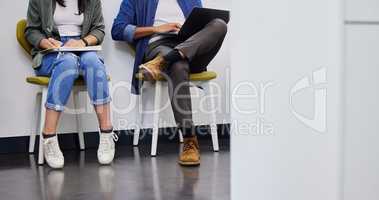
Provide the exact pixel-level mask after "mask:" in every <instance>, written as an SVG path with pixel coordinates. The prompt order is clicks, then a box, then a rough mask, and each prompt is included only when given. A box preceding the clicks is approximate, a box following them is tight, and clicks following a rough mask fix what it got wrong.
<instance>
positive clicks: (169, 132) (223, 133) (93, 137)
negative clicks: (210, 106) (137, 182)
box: [0, 124, 230, 154]
mask: <svg viewBox="0 0 379 200" xmlns="http://www.w3.org/2000/svg"><path fill="white" fill-rule="evenodd" d="M197 129H198V131H199V132H200V133H201V134H199V136H198V138H199V140H207V139H209V140H211V137H210V134H209V133H210V131H209V126H198V127H197ZM151 131H152V130H151V129H143V130H142V131H141V134H140V144H141V145H144V144H150V143H151ZM117 132H118V135H119V140H118V142H117V145H133V133H134V130H120V131H117ZM217 132H218V136H219V138H220V139H228V138H230V124H219V125H217ZM177 133H178V130H177V128H161V129H159V142H160V143H172V142H178V140H179V138H178V134H177ZM84 138H85V145H86V149H93V148H97V146H98V143H99V137H98V134H97V133H96V132H87V133H84ZM38 141H39V140H38V136H37V139H36V145H35V150H36V149H38ZM59 144H60V146H61V148H62V149H63V150H72V149H79V140H78V137H77V134H75V133H69V134H60V135H59ZM28 148H29V136H22V137H8V138H0V154H10V153H27V152H28Z"/></svg>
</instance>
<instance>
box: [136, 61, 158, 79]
mask: <svg viewBox="0 0 379 200" xmlns="http://www.w3.org/2000/svg"><path fill="white" fill-rule="evenodd" d="M139 73H140V74H141V75H142V79H144V80H146V81H150V82H155V81H157V80H156V79H155V78H154V76H153V72H151V71H150V70H149V68H147V67H146V66H145V65H140V67H139Z"/></svg>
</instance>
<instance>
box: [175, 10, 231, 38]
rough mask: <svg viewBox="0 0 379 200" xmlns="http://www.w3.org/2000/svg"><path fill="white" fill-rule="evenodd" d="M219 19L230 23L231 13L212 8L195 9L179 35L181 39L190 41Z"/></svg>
mask: <svg viewBox="0 0 379 200" xmlns="http://www.w3.org/2000/svg"><path fill="white" fill-rule="evenodd" d="M217 18H218V19H222V20H224V21H225V22H226V23H229V20H230V12H229V11H227V10H218V9H211V8H198V7H196V8H194V9H193V10H192V12H191V14H190V15H189V16H188V18H187V20H186V21H185V22H184V24H183V26H182V28H181V29H180V31H179V33H178V37H179V39H181V40H186V39H188V38H189V37H191V36H192V35H194V34H195V33H197V32H199V31H200V30H201V29H203V28H204V27H205V26H206V25H207V24H208V23H209V22H211V21H212V20H214V19H217Z"/></svg>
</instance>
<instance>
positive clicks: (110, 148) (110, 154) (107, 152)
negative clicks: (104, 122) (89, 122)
mask: <svg viewBox="0 0 379 200" xmlns="http://www.w3.org/2000/svg"><path fill="white" fill-rule="evenodd" d="M117 140H118V137H117V135H116V134H114V133H100V143H99V149H98V150H97V159H98V160H99V163H100V164H102V165H108V164H110V163H111V162H112V161H113V158H114V154H115V141H117Z"/></svg>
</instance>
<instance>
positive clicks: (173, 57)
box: [163, 49, 183, 64]
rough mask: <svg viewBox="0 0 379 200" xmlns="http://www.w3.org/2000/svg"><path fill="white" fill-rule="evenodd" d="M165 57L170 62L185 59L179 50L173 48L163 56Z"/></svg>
mask: <svg viewBox="0 0 379 200" xmlns="http://www.w3.org/2000/svg"><path fill="white" fill-rule="evenodd" d="M163 59H164V60H165V61H166V62H167V63H168V64H171V63H175V62H177V61H179V60H183V57H182V55H180V53H179V50H177V49H173V50H172V51H170V52H169V53H168V54H166V55H165V56H163Z"/></svg>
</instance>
